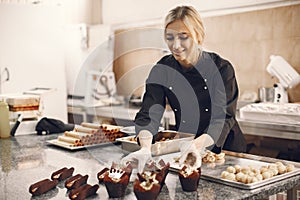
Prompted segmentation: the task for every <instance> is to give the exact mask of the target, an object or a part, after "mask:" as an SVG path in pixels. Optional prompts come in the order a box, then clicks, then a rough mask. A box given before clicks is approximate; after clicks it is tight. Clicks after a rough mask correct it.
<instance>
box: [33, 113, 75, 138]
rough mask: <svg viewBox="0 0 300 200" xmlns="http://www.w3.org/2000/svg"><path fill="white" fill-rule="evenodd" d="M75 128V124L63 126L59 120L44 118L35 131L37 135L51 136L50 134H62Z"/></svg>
mask: <svg viewBox="0 0 300 200" xmlns="http://www.w3.org/2000/svg"><path fill="white" fill-rule="evenodd" d="M74 127H75V124H65V123H63V122H62V121H60V120H57V119H51V118H47V117H44V118H42V119H41V120H40V121H39V122H38V123H37V125H36V127H35V130H36V132H37V134H38V135H42V134H46V135H47V134H51V133H63V132H65V131H71V130H73V129H74Z"/></svg>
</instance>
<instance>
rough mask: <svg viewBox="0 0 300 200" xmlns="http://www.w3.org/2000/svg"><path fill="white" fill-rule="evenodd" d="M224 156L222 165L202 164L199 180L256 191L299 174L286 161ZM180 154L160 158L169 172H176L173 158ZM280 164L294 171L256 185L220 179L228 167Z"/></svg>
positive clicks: (298, 165) (299, 167)
mask: <svg viewBox="0 0 300 200" xmlns="http://www.w3.org/2000/svg"><path fill="white" fill-rule="evenodd" d="M223 152H224V153H225V154H226V155H225V162H223V163H203V162H202V166H201V179H205V180H209V181H214V182H217V183H221V184H225V185H229V186H232V187H237V188H240V189H248V190H252V189H256V188H258V187H262V186H265V185H268V184H270V183H274V182H277V181H280V180H283V179H286V178H289V177H292V176H295V175H298V174H300V163H298V162H292V161H287V160H280V159H275V158H269V157H263V156H256V155H250V154H245V153H235V152H230V151H223ZM179 155H180V153H173V154H168V155H164V156H161V158H162V159H164V161H165V162H169V163H170V170H172V171H175V172H178V170H179V169H180V166H179V164H178V163H175V161H174V158H178V157H179ZM278 161H279V162H282V163H283V164H284V165H287V164H293V165H294V166H295V169H294V170H293V171H291V172H287V173H284V174H281V175H276V176H273V177H271V178H269V179H265V180H262V181H259V182H256V183H250V184H245V183H241V182H237V181H230V180H226V179H222V178H221V173H222V171H225V170H226V168H227V167H228V166H234V165H240V166H241V167H243V166H252V167H254V168H257V169H259V168H260V167H261V166H264V165H269V164H271V163H275V162H278Z"/></svg>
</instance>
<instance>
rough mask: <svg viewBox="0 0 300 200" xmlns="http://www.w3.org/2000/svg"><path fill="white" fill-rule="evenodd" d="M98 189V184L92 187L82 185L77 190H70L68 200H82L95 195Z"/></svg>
mask: <svg viewBox="0 0 300 200" xmlns="http://www.w3.org/2000/svg"><path fill="white" fill-rule="evenodd" d="M98 188H99V185H98V184H95V185H93V186H91V185H89V184H85V185H82V186H80V187H79V188H76V189H73V190H71V191H70V193H69V198H70V199H72V200H83V199H85V198H87V197H89V196H92V195H94V194H96V192H97V190H98Z"/></svg>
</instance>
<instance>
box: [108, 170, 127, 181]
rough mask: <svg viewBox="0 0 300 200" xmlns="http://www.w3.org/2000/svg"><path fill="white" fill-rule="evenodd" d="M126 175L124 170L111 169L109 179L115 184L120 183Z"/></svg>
mask: <svg viewBox="0 0 300 200" xmlns="http://www.w3.org/2000/svg"><path fill="white" fill-rule="evenodd" d="M124 173H125V171H123V170H119V169H111V170H110V171H109V174H108V177H110V178H111V179H112V180H113V181H115V182H119V181H120V180H121V177H122V176H123V174H124Z"/></svg>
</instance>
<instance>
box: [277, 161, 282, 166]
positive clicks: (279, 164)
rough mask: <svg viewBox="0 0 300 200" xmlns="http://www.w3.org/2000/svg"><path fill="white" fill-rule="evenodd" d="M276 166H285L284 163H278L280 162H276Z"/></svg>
mask: <svg viewBox="0 0 300 200" xmlns="http://www.w3.org/2000/svg"><path fill="white" fill-rule="evenodd" d="M275 165H277V166H282V165H284V164H283V163H282V162H280V161H278V162H275Z"/></svg>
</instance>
